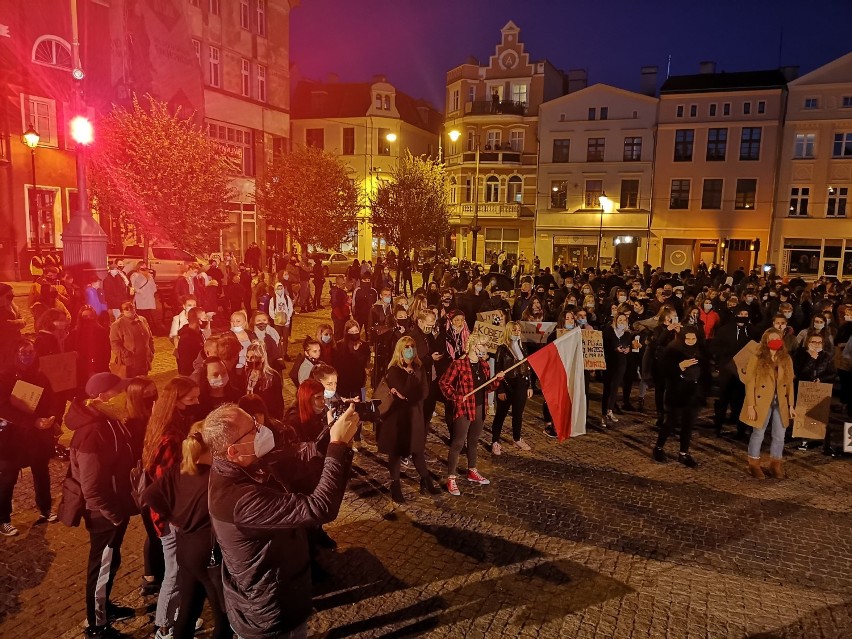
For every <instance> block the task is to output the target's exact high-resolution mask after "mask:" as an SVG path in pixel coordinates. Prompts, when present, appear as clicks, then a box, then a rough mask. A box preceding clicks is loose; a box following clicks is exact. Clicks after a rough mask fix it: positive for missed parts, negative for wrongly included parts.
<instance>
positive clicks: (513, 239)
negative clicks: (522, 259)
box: [485, 227, 521, 264]
mask: <svg viewBox="0 0 852 639" xmlns="http://www.w3.org/2000/svg"><path fill="white" fill-rule="evenodd" d="M520 235H521V232H520V231H519V230H518V229H504V228H500V227H497V228H486V229H485V262H486V264H489V263H491V260H492V259H493V258H496V257H497V256H498V255H500V253H502V252H504V251H505V253H506V256H507V257H509V258H512V259H515V258H517V257H518V241H519V240H520Z"/></svg>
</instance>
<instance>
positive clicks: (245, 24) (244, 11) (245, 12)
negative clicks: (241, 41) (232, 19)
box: [240, 0, 251, 31]
mask: <svg viewBox="0 0 852 639" xmlns="http://www.w3.org/2000/svg"><path fill="white" fill-rule="evenodd" d="M240 27H241V28H243V29H245V30H246V31H248V30H249V29H251V11H250V10H249V0H240Z"/></svg>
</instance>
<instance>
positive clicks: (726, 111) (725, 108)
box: [722, 102, 731, 115]
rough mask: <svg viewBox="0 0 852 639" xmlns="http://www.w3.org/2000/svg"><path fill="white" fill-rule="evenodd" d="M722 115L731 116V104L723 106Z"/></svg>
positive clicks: (726, 103)
mask: <svg viewBox="0 0 852 639" xmlns="http://www.w3.org/2000/svg"><path fill="white" fill-rule="evenodd" d="M722 115H731V103H730V102H725V103H724V104H723V105H722Z"/></svg>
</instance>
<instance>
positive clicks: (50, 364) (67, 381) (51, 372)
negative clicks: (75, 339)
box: [38, 351, 77, 393]
mask: <svg viewBox="0 0 852 639" xmlns="http://www.w3.org/2000/svg"><path fill="white" fill-rule="evenodd" d="M38 365H39V370H40V371H41V372H42V374H44V376H45V377H47V381H49V382H50V388H51V389H52V390H53V392H54V393H61V392H63V391H67V390H71V389H72V388H77V352H76V351H69V352H67V353H56V354H55V355H43V356H42V357H39V359H38Z"/></svg>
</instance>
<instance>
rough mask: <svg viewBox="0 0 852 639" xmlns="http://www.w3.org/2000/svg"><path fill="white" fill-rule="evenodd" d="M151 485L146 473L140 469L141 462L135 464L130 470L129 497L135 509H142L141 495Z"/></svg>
mask: <svg viewBox="0 0 852 639" xmlns="http://www.w3.org/2000/svg"><path fill="white" fill-rule="evenodd" d="M150 485H151V480H150V479H149V478H148V473H146V472H145V470H144V469H143V468H142V460H139V461H138V462H136V466H134V467H133V468H131V469H130V495H131V497H133V502H134V503H135V504H136V507H137V508H139V509H141V508H142V493H144V492H145V489H146V488H148V486H150Z"/></svg>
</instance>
